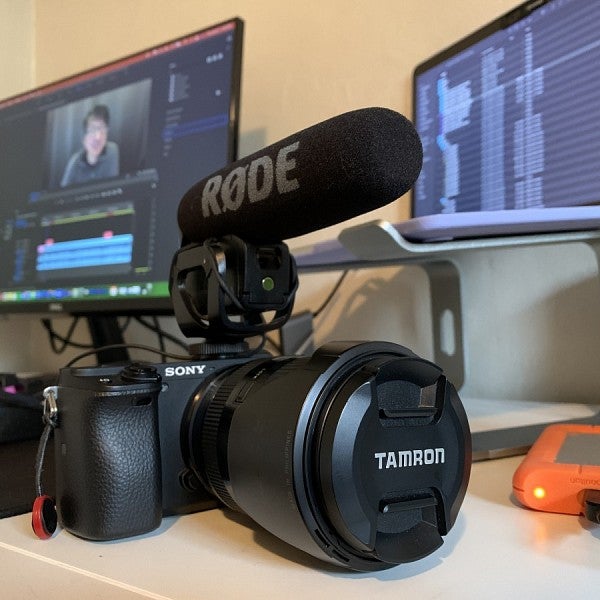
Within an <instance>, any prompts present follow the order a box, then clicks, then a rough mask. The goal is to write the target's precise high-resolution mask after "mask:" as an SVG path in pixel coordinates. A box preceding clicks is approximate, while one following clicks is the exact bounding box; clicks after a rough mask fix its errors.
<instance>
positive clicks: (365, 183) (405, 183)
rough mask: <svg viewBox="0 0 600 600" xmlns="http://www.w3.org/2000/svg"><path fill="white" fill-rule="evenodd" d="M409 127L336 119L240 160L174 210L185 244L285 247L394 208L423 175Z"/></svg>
mask: <svg viewBox="0 0 600 600" xmlns="http://www.w3.org/2000/svg"><path fill="white" fill-rule="evenodd" d="M422 158H423V150H422V146H421V141H420V139H419V136H418V134H417V132H416V131H415V129H414V127H413V125H412V124H411V123H410V121H408V120H407V119H406V118H405V117H403V116H402V115H401V114H399V113H397V112H395V111H393V110H389V109H386V108H364V109H360V110H355V111H351V112H348V113H345V114H342V115H339V116H337V117H333V118H331V119H328V120H326V121H323V122H322V123H319V124H317V125H313V126H312V127H309V128H307V129H304V130H303V131H300V132H298V133H296V134H294V135H291V136H289V137H287V138H285V139H283V140H281V141H279V142H277V143H275V144H272V145H271V146H268V147H266V148H264V149H263V150H260V151H259V152H255V153H254V154H251V155H250V156H247V157H246V158H243V159H241V160H238V161H236V162H234V163H232V164H230V165H229V166H227V167H225V168H224V169H221V170H220V171H217V172H216V173H214V174H213V175H211V176H209V177H206V178H205V179H202V180H201V181H199V182H198V183H196V184H195V185H194V186H192V187H191V188H190V189H189V190H188V191H187V192H186V194H185V195H184V196H183V198H182V200H181V202H180V204H179V213H178V221H179V227H180V229H181V232H182V235H183V244H187V243H190V242H203V241H204V240H206V239H208V238H220V237H222V236H224V235H229V234H232V235H236V236H239V237H240V238H242V239H244V240H247V241H252V242H259V243H265V242H274V241H277V240H284V239H288V238H292V237H296V236H299V235H303V234H305V233H309V232H311V231H316V230H318V229H321V228H323V227H328V226H329V225H334V224H335V223H339V222H341V221H345V220H347V219H350V218H352V217H355V216H357V215H360V214H363V213H366V212H369V211H371V210H374V209H376V208H380V207H381V206H385V205H386V204H389V203H390V202H393V201H394V200H396V199H397V198H399V197H400V196H402V195H403V194H404V193H406V192H407V191H408V190H409V189H410V188H411V187H412V185H413V184H414V182H415V181H416V179H417V177H418V175H419V172H420V170H421V164H422Z"/></svg>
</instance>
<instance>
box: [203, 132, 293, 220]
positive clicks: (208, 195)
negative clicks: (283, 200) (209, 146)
mask: <svg viewBox="0 0 600 600" xmlns="http://www.w3.org/2000/svg"><path fill="white" fill-rule="evenodd" d="M299 146H300V142H295V143H293V144H290V145H289V146H285V147H284V148H282V149H281V150H280V151H279V152H278V153H277V158H276V159H275V164H273V160H272V159H271V157H270V156H259V157H258V158H255V159H254V160H253V161H252V162H251V163H250V164H249V165H246V166H245V167H236V168H235V169H233V170H232V171H230V172H229V173H228V174H227V176H226V177H225V179H223V176H222V175H215V176H214V177H211V178H210V179H209V180H208V181H207V182H206V184H205V185H204V188H203V190H202V200H201V202H202V216H203V217H210V216H211V214H212V215H220V214H221V213H223V212H226V211H228V210H230V211H236V210H237V209H238V208H240V206H241V205H242V204H243V202H244V198H246V197H247V198H248V200H249V201H250V202H259V201H260V200H264V199H265V198H268V197H269V195H270V194H271V192H272V191H273V188H274V187H276V188H277V192H279V194H286V193H287V192H293V191H294V190H297V189H298V188H299V187H300V183H299V182H298V180H297V179H295V178H294V177H290V176H289V175H290V171H292V170H293V169H295V168H296V159H295V158H294V157H293V156H292V154H293V153H294V152H295V151H296V150H298V148H299Z"/></svg>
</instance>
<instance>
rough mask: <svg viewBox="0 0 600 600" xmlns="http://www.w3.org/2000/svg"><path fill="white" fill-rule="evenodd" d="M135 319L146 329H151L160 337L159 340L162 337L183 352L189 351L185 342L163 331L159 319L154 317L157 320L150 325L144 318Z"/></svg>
mask: <svg viewBox="0 0 600 600" xmlns="http://www.w3.org/2000/svg"><path fill="white" fill-rule="evenodd" d="M134 319H135V320H136V322H137V323H139V324H140V325H142V326H143V327H145V328H146V329H149V330H150V331H152V332H153V333H156V334H157V335H158V336H159V340H160V337H162V338H163V339H167V340H169V341H170V342H172V343H173V344H175V345H177V346H179V347H180V348H182V349H183V350H187V349H188V347H187V345H186V344H185V342H182V341H181V340H180V339H179V338H177V337H175V336H174V335H171V334H170V333H169V332H168V331H165V330H164V329H162V327H160V325H159V324H158V319H157V317H154V320H155V322H154V324H152V323H148V322H147V321H145V320H144V319H143V318H142V317H134ZM159 343H160V341H159ZM163 343H164V341H163V342H162V343H161V349H162V348H163V345H162V344H163Z"/></svg>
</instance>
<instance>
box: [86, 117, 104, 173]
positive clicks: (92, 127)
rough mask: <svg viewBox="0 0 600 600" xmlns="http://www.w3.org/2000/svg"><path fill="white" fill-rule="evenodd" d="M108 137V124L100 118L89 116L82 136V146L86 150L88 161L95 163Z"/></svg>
mask: <svg viewBox="0 0 600 600" xmlns="http://www.w3.org/2000/svg"><path fill="white" fill-rule="evenodd" d="M107 137H108V125H107V124H106V123H105V122H104V121H103V120H102V119H96V118H94V117H90V118H89V119H88V121H87V127H86V129H85V133H84V136H83V146H84V148H85V151H86V157H87V161H88V163H90V164H91V165H94V164H96V162H97V161H98V157H99V156H100V154H102V150H104V146H106V139H107Z"/></svg>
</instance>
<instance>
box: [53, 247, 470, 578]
mask: <svg viewBox="0 0 600 600" xmlns="http://www.w3.org/2000/svg"><path fill="white" fill-rule="evenodd" d="M296 287H297V279H296V272H295V263H294V261H293V257H291V256H290V255H289V252H287V247H286V246H285V244H280V243H276V244H267V245H265V244H260V245H253V244H249V243H247V242H244V241H242V240H240V239H238V238H235V237H226V238H225V239H222V240H210V241H207V242H206V243H204V244H201V245H199V244H192V245H189V246H184V247H182V248H181V249H180V250H179V251H178V253H177V254H176V255H175V257H174V262H173V266H172V269H171V281H170V290H171V296H172V299H173V305H174V308H175V315H176V318H177V321H178V323H179V325H180V327H181V328H182V330H183V331H184V333H186V335H188V336H192V335H199V336H203V337H204V338H205V339H206V340H207V342H206V343H205V344H204V345H203V346H202V347H201V348H199V349H196V351H195V352H194V355H195V358H193V359H192V360H189V361H184V362H166V363H160V364H144V363H132V364H129V365H126V366H106V367H105V366H99V367H80V368H74V367H71V368H67V369H63V370H62V371H61V373H60V377H59V383H58V386H56V387H54V388H49V390H47V391H48V392H49V393H50V392H51V397H52V399H53V401H54V402H55V407H54V408H55V422H54V426H55V428H54V438H55V461H56V508H57V511H58V518H59V521H60V523H61V524H62V526H63V527H64V528H66V529H67V530H69V531H71V532H72V533H74V534H75V535H78V536H80V537H83V538H87V539H92V540H112V539H117V538H123V537H128V536H133V535H138V534H141V533H144V532H148V531H152V530H153V529H155V528H156V527H158V525H159V523H160V521H161V519H162V517H163V516H164V515H173V514H183V513H189V512H194V511H201V510H207V509H210V508H215V507H217V506H226V507H229V508H230V509H233V510H238V511H241V512H243V513H245V514H247V515H248V516H250V517H251V518H252V519H253V520H254V521H256V522H257V523H258V524H259V525H261V526H262V527H264V528H265V529H266V530H268V531H270V532H271V533H273V534H274V535H276V536H278V537H279V538H281V539H282V540H285V541H287V542H288V543H290V544H291V545H293V546H295V547H297V548H299V549H301V550H304V551H305V552H307V553H309V554H312V555H313V556H316V557H317V558H320V559H322V560H326V561H329V562H331V563H334V564H336V565H342V566H344V567H346V568H349V569H354V570H359V571H373V570H378V569H383V568H386V567H390V566H393V565H396V564H399V563H404V562H409V561H413V560H417V559H419V558H422V557H424V556H426V555H428V554H430V553H431V552H432V551H433V550H435V549H436V548H437V547H438V546H440V545H441V543H442V537H443V536H444V535H445V534H446V533H447V532H448V531H449V530H450V528H451V527H452V526H453V524H454V522H455V520H456V518H457V514H458V511H459V508H460V506H461V503H462V500H463V498H464V495H465V492H466V487H467V483H468V480H469V473H470V466H471V437H470V432H469V426H468V422H467V418H466V415H465V412H464V409H463V406H462V404H461V402H460V399H459V397H458V394H457V392H456V390H455V389H454V387H453V386H452V384H451V383H450V382H448V381H447V380H446V378H445V376H444V375H443V373H442V371H441V369H440V368H439V367H437V366H436V365H434V364H432V363H431V362H428V361H427V360H424V359H422V358H420V357H418V356H417V355H415V354H414V353H413V352H411V351H410V350H408V349H407V348H404V347H402V346H399V345H397V344H394V343H390V342H332V343H328V344H325V345H324V346H322V347H321V348H319V349H318V350H316V351H315V352H314V353H313V354H312V355H311V356H278V357H273V356H271V355H269V354H267V353H264V352H262V350H259V352H258V353H256V352H255V353H254V354H253V353H252V352H250V351H249V350H248V344H247V342H246V341H245V338H246V337H248V336H251V335H252V334H256V333H259V334H261V333H264V331H265V330H268V329H269V327H280V326H281V323H282V322H284V321H285V320H286V318H287V316H288V313H289V310H291V304H292V299H293V295H294V292H295V289H296ZM265 311H270V312H271V315H272V320H271V321H268V320H266V318H263V313H264V312H265Z"/></svg>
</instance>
